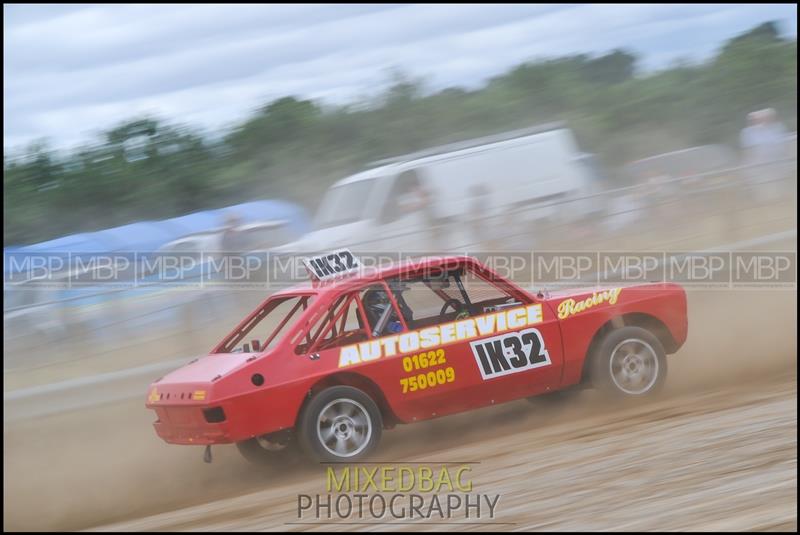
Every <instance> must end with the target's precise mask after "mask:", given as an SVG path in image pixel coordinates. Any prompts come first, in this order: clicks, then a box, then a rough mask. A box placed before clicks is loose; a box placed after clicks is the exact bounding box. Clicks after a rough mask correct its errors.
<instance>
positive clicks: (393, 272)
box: [273, 256, 478, 297]
mask: <svg viewBox="0 0 800 535" xmlns="http://www.w3.org/2000/svg"><path fill="white" fill-rule="evenodd" d="M477 263H478V262H477V261H476V260H475V259H474V258H472V257H471V256H425V257H421V258H413V259H407V260H403V261H399V262H387V263H385V264H381V265H379V266H377V267H373V266H371V267H364V268H363V269H361V270H360V271H358V272H356V273H353V274H351V275H343V276H342V277H339V278H336V279H332V280H326V281H318V280H309V281H307V282H304V283H302V284H298V285H295V286H292V287H290V288H286V289H283V290H279V291H277V292H275V293H274V294H273V297H283V296H290V295H297V294H304V293H305V294H307V293H313V294H317V295H321V296H323V295H325V296H327V295H338V294H340V293H342V292H344V291H347V290H350V289H352V288H355V287H358V286H361V285H363V284H365V283H370V282H378V281H380V280H383V279H387V278H391V277H395V276H397V275H400V274H402V273H409V272H413V271H418V270H425V269H431V268H437V267H445V268H453V267H458V266H466V265H476V264H477Z"/></svg>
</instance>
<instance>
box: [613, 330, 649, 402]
mask: <svg viewBox="0 0 800 535" xmlns="http://www.w3.org/2000/svg"><path fill="white" fill-rule="evenodd" d="M609 370H610V372H611V379H612V380H613V381H614V385H615V386H616V387H617V388H619V389H620V390H621V391H623V392H625V393H626V394H630V395H640V394H644V393H645V392H647V391H648V390H650V389H651V388H653V385H654V384H655V383H656V380H657V379H658V374H659V371H660V370H659V365H658V356H657V355H656V352H655V350H654V349H653V348H652V346H650V344H648V343H647V342H644V341H642V340H639V339H637V338H629V339H627V340H624V341H622V342H620V343H619V344H617V346H616V347H615V348H614V349H613V351H611V359H610V360H609Z"/></svg>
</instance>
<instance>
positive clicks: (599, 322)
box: [549, 283, 688, 387]
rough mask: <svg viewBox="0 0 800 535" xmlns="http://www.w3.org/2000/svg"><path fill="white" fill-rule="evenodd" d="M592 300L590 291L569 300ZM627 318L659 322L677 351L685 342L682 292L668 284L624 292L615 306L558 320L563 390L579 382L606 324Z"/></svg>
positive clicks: (555, 302) (555, 301)
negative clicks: (637, 316)
mask: <svg viewBox="0 0 800 535" xmlns="http://www.w3.org/2000/svg"><path fill="white" fill-rule="evenodd" d="M591 296H592V292H591V291H589V292H586V293H583V294H575V295H574V296H570V297H569V298H572V299H575V300H576V301H579V300H581V299H583V298H589V297H591ZM566 299H568V298H558V299H552V300H550V301H549V303H550V305H551V306H552V307H553V309H554V310H555V311H558V307H559V305H560V304H561V303H562V302H563V301H565V300H566ZM626 314H646V315H648V316H652V317H654V318H656V319H658V320H659V321H661V322H662V323H663V324H664V325H665V326H666V327H667V329H668V330H669V332H670V334H671V335H672V338H673V339H674V340H675V342H676V347H680V346H681V345H683V343H684V342H685V341H686V336H687V332H688V320H687V313H686V294H685V292H684V290H683V288H681V287H680V286H678V285H676V284H668V283H665V284H653V285H645V286H636V287H629V288H623V289H622V290H621V292H620V294H619V297H618V300H617V302H616V303H614V304H610V303H603V304H599V305H596V306H593V307H591V308H589V309H587V310H584V311H582V312H577V313H574V314H571V315H569V316H568V317H565V318H562V319H560V324H561V333H562V338H563V341H564V374H563V377H562V380H561V386H562V387H566V386H570V385H574V384H577V383H579V382H580V381H581V376H582V372H583V364H584V361H585V359H586V357H587V352H588V350H589V345H590V344H591V342H592V339H593V338H594V336H595V334H597V332H598V331H599V330H600V328H601V327H603V325H605V324H606V323H607V322H609V321H611V320H613V319H614V318H618V317H621V316H624V315H626Z"/></svg>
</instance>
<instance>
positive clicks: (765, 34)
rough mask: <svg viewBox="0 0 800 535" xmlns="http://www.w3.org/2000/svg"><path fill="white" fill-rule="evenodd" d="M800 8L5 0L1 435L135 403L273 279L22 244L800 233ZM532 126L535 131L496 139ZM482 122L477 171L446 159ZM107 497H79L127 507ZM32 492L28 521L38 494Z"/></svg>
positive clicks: (448, 243)
mask: <svg viewBox="0 0 800 535" xmlns="http://www.w3.org/2000/svg"><path fill="white" fill-rule="evenodd" d="M796 19H797V8H796V5H761V4H758V5H743V4H742V5H732V6H731V5H698V6H677V5H671V6H636V5H630V6H628V5H625V6H623V5H619V6H592V5H564V6H543V5H539V6H525V5H513V6H485V5H467V6H451V5H439V6H436V5H430V6H429V5H346V6H331V5H325V6H309V5H297V6H295V5H291V6H290V5H286V6H258V5H248V6H236V7H231V6H220V5H202V6H201V5H197V6H190V5H185V6H155V5H148V6H146V5H133V6H130V5H121V6H111V5H105V6H93V5H70V6H33V5H30V6H25V5H5V6H4V23H3V24H4V38H3V39H4V52H3V55H4V67H3V70H4V78H5V83H4V102H3V110H4V119H3V131H4V160H3V162H4V175H3V207H4V214H3V221H4V225H3V245H4V299H3V308H4V331H5V333H4V337H3V345H4V356H3V372H4V373H3V380H4V415H5V416H6V419H7V420H8V421H9V422H14V421H16V422H18V423H17V424H13V423H9V424H8V426H5V427H4V438H6V439H7V445H8V440H12V439H10V438H8V437H14V438H13V442H12V443H11V446H12V449H13V447H16V449H15V450H13V451H17V452H22V451H23V450H25V449H27V446H24V445H25V444H27V442H26V440H27V439H26V438H25V437H26V436H28V435H26V434H25V433H23V432H22V431H19V426H22V427H24V426H25V425H29V422H31V421H35V419H37V418H43V417H48V418H57V420H55V421H51V422H50V424H49V425H54V426H56V427H58V425H64V426H66V425H67V423H66V422H68V421H69V418H72V417H74V413H76V412H77V411H78V410H80V409H86V408H92V409H93V410H94V408H96V407H98V406H102V405H104V404H113V403H127V404H128V405H125V407H127V408H130V407H134V406H135V407H136V410H138V411H139V412H144V411H143V409H141V408H140V407H139V405H140V404H137V403H138V401H142V400H143V399H144V392H145V390H144V389H145V387H146V385H147V384H148V383H149V381H150V380H152V379H154V378H156V377H158V376H159V375H160V374H162V373H163V372H164V371H166V370H168V369H171V368H174V367H177V366H178V365H180V364H182V363H183V362H185V361H188V360H189V359H190V358H192V357H193V356H194V355H195V354H197V353H199V352H203V351H207V350H208V349H209V348H210V347H211V346H212V345H213V344H214V343H215V342H216V341H217V340H218V339H219V338H220V337H221V336H222V335H223V334H225V333H226V332H227V331H228V330H229V329H230V328H232V327H233V326H234V325H235V324H236V323H237V322H238V321H239V319H240V318H241V317H242V315H243V314H244V313H245V312H247V311H248V310H249V309H251V308H252V307H253V306H254V305H255V304H256V303H257V302H259V301H261V300H262V299H264V297H266V295H268V289H265V290H257V291H253V290H252V289H249V290H247V291H245V290H242V289H241V288H227V289H226V288H213V289H211V288H197V287H194V286H192V285H189V287H183V286H180V285H179V286H166V287H163V286H160V285H158V284H157V282H158V281H157V280H155V281H154V282H155V283H154V284H141V285H137V287H131V285H129V284H125V282H126V281H124V280H123V281H121V282H123V284H121V285H119V286H118V287H111V285H108V284H105V285H104V284H87V285H83V286H82V287H81V288H73V287H70V286H69V285H66V284H64V283H63V280H64V279H65V278H69V277H74V276H76V271H75V268H74V265H70V264H69V263H68V264H67V265H66V266H61V267H60V268H59V269H57V270H55V271H54V272H52V273H50V274H49V275H48V277H49V278H48V282H49V283H50V284H40V283H37V281H32V280H30V278H31V277H30V270H28V269H27V268H26V267H20V266H21V265H22V264H23V263H24V262H26V261H27V262H28V264H25V266H28V267H29V266H30V265H31V262H32V261H33V259H41V258H53V257H56V258H63V257H65V256H68V257H70V258H77V257H81V256H82V255H92V254H113V253H120V254H125V253H130V252H140V253H147V254H150V253H171V252H177V253H189V254H198V253H201V252H202V253H215V252H219V251H230V250H235V251H246V252H272V251H276V252H302V251H304V250H324V249H325V248H333V247H342V246H343V247H350V248H352V249H354V250H365V251H385V252H397V251H409V250H413V249H417V250H419V249H424V250H427V251H435V252H448V251H452V252H464V251H468V252H469V251H474V252H480V251H532V250H539V249H541V250H562V251H563V250H572V251H577V250H583V249H585V250H590V251H601V250H606V251H620V250H628V251H696V250H716V249H719V250H732V249H742V250H757V249H760V248H768V249H771V250H781V251H784V250H790V251H796V183H797V164H796V155H797V138H796V128H797V28H796ZM520 139H531V140H532V141H531V143H534V142H536V143H538V142H540V140H543V141H541V143H542V144H543V145H542V146H545V147H546V148H545V151H544V152H539V153H536V152H535V151H534V152H531V153H529V154H528V155H527V156H525V158H527V159H525V158H523V159H521V160H513V159H509V158H506V157H505V156H504V155H503V154H504V153H503V152H502V149H504V148H505V147H507V146H509V145H508V144H509V143H511V144H513V143H515V142H516V141H515V140H520ZM486 146H491V147H494V148H493V149H492V150H488V151H485V152H486V154H487V155H486V156H485V157H482V158H483V159H482V160H480V162H479V163H480V169H481V173H482V174H481V175H480V176H477V175H476V176H474V177H471V178H469V179H467V178H465V176H466V173H467V171H466V170H462V171H458V172H457V171H453V170H448V169H445V168H442V167H441V166H439V167H437V165H438V164H437V163H436V158H437V157H438V156H440V155H443V154H449V153H452V152H454V151H458V150H472V149H475V148H479V147H486ZM493 151H494V152H493ZM420 158H429V159H430V158H433V160H426V161H427V162H428V163H426V164H425V165H420V166H419V168H418V169H419V173H418V176H415V177H413V180H414V181H415V182H414V184H416V185H414V184H412V185H411V186H405V185H404V184H405V183H404V182H403V179H404V177H405V178H408V177H407V176H406V175H404V174H403V172H405V171H407V168H406V167H402V165H404V164H405V163H407V162H409V161H414V160H417V159H420ZM515 162H521V163H515ZM398 165H399V166H401V167H397V166H398ZM393 166H395V167H393ZM426 166H427V167H426ZM471 167H472V169H473V171H474V169H477V168H478V167H476V166H471ZM459 172H460V173H461V174H459ZM358 173H361V174H358ZM353 175H356V176H357V177H358V179H357V180H356V179H349V181H346V182H345V183H339V182H337V181H340V180H342V179H345V178H346V177H351V176H353ZM387 177H391V180H390V179H388V178H387ZM542 177H546V179H547V181H549V183H552V184H555V186H552V188H551V189H550V190H547V191H544V190H543V189H540V188H539V187H538V186H536V184H538V182H537V181H540V180H544V179H543V178H542ZM384 182H385V184H384ZM359 184H361V185H363V187H361V186H359V187H360V189H359V188H358V187H357V188H355V189H354V188H352V186H358V185H359ZM366 184H373V186H370V188H367V187H366V186H365V185H366ZM409 184H410V182H409ZM420 185H421V189H422V190H423V191H422V192H420V191H418V190H417V189H416V188H418V187H419V186H420ZM345 187H347V188H349V189H347V190H345V189H343V188H345ZM548 187H550V186H548ZM553 188H554V189H553ZM502 190H505V191H507V192H515V193H514V194H513V195H510V194H509V195H506V197H513V198H503V196H502V195H499V194H498V193H497V192H498V191H502ZM518 191H525V192H527V193H525V194H524V195H519V194H517V193H516V192H518ZM381 192H382V193H381ZM410 194H416V195H418V198H416V199H414V198H412V199H411V200H410V201H408V200H407V199H406V197H407V196H408V195H410ZM412 197H413V195H412ZM395 201H396V202H395ZM398 207H399V208H398ZM398 209H399V210H401V211H402V210H405V211H406V212H414V211H418V212H419V214H420V215H419V217H420V218H421V219H420V220H419V221H417V222H416V223H413V222H411V221H406V220H401V219H400V218H399V216H398V215H397V210H398ZM359 225H360V226H359ZM414 225H416V226H414ZM398 228H401V229H405V230H404V234H402V235H400V234H398V233H397V229H398ZM409 229H410V230H409ZM11 259H14V262H11ZM26 259H27V260H26ZM82 269H83V270H87V269H88V270H91V269H94V268H92V267H88V268H87V267H85V266H84V267H83V268H82ZM26 273H27V275H26ZM145 282H151V281H145ZM788 294H791V295H789V296H788V299H789V300H790V301H791V300H793V299H794V300H795V301H796V299H795V296H796V285H795V286H794V290H789V291H788ZM704 299H705V298H704ZM783 304H784V303H783V302H781V304H780V305H779V307H778V308H780V307H781V306H783ZM795 304H796V303H795ZM711 308H712V309H713V306H712V307H711ZM792 325H793V323H792ZM787 336H788V337H789V338H790V339H792V340H794V341H795V343H796V331H794V335H792V333H791V332H788V333H787ZM792 336H793V338H792ZM794 358H795V359H796V353H795V355H794ZM139 397H141V400H139V399H138V398H139ZM142 402H143V401H142ZM126 410H127V409H126ZM58 418H63V419H58ZM145 420H146V418H145ZM795 425H796V424H795ZM14 426H17V427H14ZM142 433H151V430H150V429H146V428H145V429H144V430H143V431H142ZM151 434H152V433H151ZM148 436H149V435H148ZM154 440H155V439H154ZM145 449H146V448H145ZM7 451H8V450H7ZM20 455H21V453H20ZM198 459H199V456H198ZM8 462H11V461H9V460H8V458H7V457H6V455H4V463H8ZM97 477H98V478H101V477H102V476H100V475H98V476H97ZM37 489H39V487H37V485H36V484H34V483H30V482H29V483H25V484H20V486H18V487H17V488H16V493H15V494H12V496H11V497H10V498H6V504H9V503H11V504H12V505H19V504H23V503H27V500H28V499H29V498H30V497H31V496H34V495H35V494H36V493H37V492H38V490H37ZM795 493H796V484H795ZM60 498H61V497H59V499H60ZM8 500H11V502H9V501H8ZM15 500H16V501H15ZM56 501H58V500H56ZM104 507H105V509H103V510H102V511H101V512H100V513H98V515H99V516H97V517H94V516H92V515H91V514H89V513H86V514H87V515H89V517H91V518H92V519H108V518H115V517H114V515H113V514H112V513H111V512H110V511H111V509H113V507H114V506H113V505H104ZM19 511H20V512H19V513H18V516H17V520H16V521H17V522H18V523H17V524H14V525H15V526H16V527H19V526H20V525H28V524H25V522H35V519H36V517H38V516H39V515H37V514H34V513H29V512H27V513H26V511H27V509H26V508H25V507H21V508H20V509H19ZM25 515H27V516H25ZM54 518H55V520H51V521H50V520H46V519H44V520H43V519H41V518H40V519H39V522H40V523H39V524H36V525H38V526H40V527H41V526H44V527H51V526H58V525H59V519H61V518H62V517H61V516H56V517H54ZM69 518H70V522H75V523H74V524H68V525H80V522H79V521H77V520H75V519H73V518H72V517H69ZM81 518H83V517H81ZM19 522H22V524H20V523H19ZM48 522H49V523H48ZM795 522H796V517H795ZM61 525H65V524H61Z"/></svg>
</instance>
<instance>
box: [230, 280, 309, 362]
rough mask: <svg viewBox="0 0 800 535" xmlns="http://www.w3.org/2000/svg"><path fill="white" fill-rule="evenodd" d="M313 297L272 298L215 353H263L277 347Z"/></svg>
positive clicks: (290, 296)
mask: <svg viewBox="0 0 800 535" xmlns="http://www.w3.org/2000/svg"><path fill="white" fill-rule="evenodd" d="M313 299H314V296H313V295H312V294H299V295H288V296H280V297H276V298H274V299H270V300H269V301H267V302H266V303H265V304H264V305H263V306H262V307H261V308H260V309H258V310H257V311H256V313H255V314H254V315H253V317H252V318H251V319H250V321H249V322H247V323H245V324H244V325H243V326H242V327H241V328H239V329H237V330H235V331H234V332H232V333H231V334H230V335H228V337H227V338H226V339H225V340H223V342H222V343H221V344H219V346H218V347H217V349H216V351H215V353H259V352H262V351H266V350H268V349H271V348H273V347H275V346H276V345H277V344H278V342H280V340H281V339H282V338H283V335H284V334H286V332H288V331H289V329H290V328H291V327H292V325H294V322H295V321H296V320H297V318H299V317H300V315H301V314H302V313H303V312H305V311H306V310H307V309H308V307H309V305H311V303H312V301H313ZM251 333H252V336H249V335H251Z"/></svg>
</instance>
